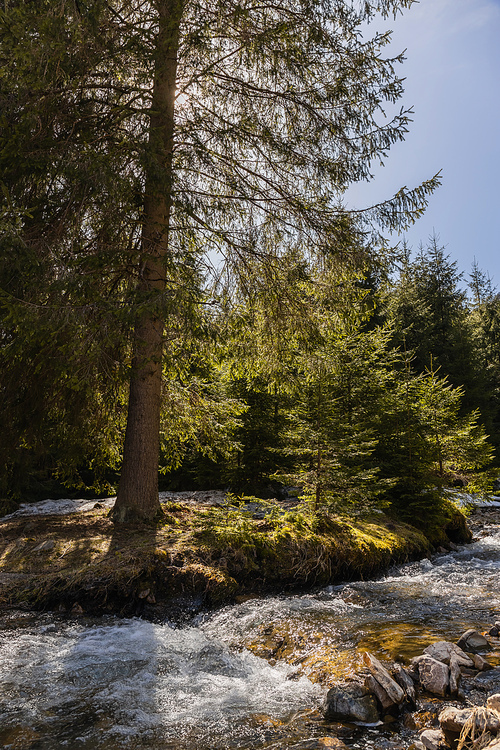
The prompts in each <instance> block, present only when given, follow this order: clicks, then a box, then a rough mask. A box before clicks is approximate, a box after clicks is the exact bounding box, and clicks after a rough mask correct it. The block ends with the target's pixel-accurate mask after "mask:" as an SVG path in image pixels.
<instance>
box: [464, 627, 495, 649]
mask: <svg viewBox="0 0 500 750" xmlns="http://www.w3.org/2000/svg"><path fill="white" fill-rule="evenodd" d="M457 645H458V646H460V648H461V649H463V650H464V651H472V652H473V653H475V652H476V651H484V650H485V649H487V648H489V645H490V644H489V643H488V641H487V640H486V638H485V637H484V635H481V633H478V632H477V630H466V631H465V633H463V635H461V636H460V638H459V639H458V641H457Z"/></svg>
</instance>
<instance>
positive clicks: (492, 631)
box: [488, 624, 500, 638]
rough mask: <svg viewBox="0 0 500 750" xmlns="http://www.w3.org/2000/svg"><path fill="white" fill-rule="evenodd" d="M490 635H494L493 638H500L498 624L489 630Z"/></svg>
mask: <svg viewBox="0 0 500 750" xmlns="http://www.w3.org/2000/svg"><path fill="white" fill-rule="evenodd" d="M488 635H492V636H493V638H498V636H499V635H500V628H498V627H497V625H496V624H495V625H492V626H491V628H490V629H489V630H488Z"/></svg>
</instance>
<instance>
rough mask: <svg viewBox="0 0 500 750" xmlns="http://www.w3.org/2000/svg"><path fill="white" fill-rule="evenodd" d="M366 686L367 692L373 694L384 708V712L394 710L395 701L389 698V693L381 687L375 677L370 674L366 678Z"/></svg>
mask: <svg viewBox="0 0 500 750" xmlns="http://www.w3.org/2000/svg"><path fill="white" fill-rule="evenodd" d="M365 686H366V688H367V690H369V691H370V693H372V695H374V696H375V697H376V699H377V700H378V702H379V703H380V705H381V706H382V710H383V711H387V710H388V709H389V708H392V707H393V706H394V701H393V700H392V699H391V698H390V697H389V695H388V694H387V692H386V691H385V690H384V688H383V687H382V685H380V684H379V683H378V682H377V680H376V679H375V677H373V675H371V674H369V675H368V676H367V677H366V678H365Z"/></svg>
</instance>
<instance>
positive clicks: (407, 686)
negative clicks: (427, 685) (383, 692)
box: [392, 664, 418, 705]
mask: <svg viewBox="0 0 500 750" xmlns="http://www.w3.org/2000/svg"><path fill="white" fill-rule="evenodd" d="M392 674H393V676H394V679H395V680H396V682H397V683H398V685H399V686H400V687H402V688H403V690H404V692H405V695H406V697H407V699H408V700H409V702H410V703H413V705H416V702H417V693H416V691H415V683H414V681H413V679H412V678H411V676H410V674H409V672H408V671H407V670H406V669H405V668H404V667H402V666H401V664H395V665H394V667H393V669H392ZM417 677H418V675H417Z"/></svg>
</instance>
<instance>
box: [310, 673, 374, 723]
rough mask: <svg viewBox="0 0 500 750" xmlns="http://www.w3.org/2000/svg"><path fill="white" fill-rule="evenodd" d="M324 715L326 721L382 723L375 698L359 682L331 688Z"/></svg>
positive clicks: (327, 696)
mask: <svg viewBox="0 0 500 750" xmlns="http://www.w3.org/2000/svg"><path fill="white" fill-rule="evenodd" d="M323 715H324V717H325V719H326V721H348V722H352V721H359V722H361V723H362V724H377V723H378V722H379V721H380V716H379V713H378V710H377V702H376V700H375V697H374V696H373V695H371V693H370V692H369V690H368V689H367V688H366V687H364V686H363V685H360V684H359V683H358V682H346V683H341V684H338V685H334V686H333V687H332V688H330V690H329V691H328V693H327V695H326V700H325V704H324V706H323Z"/></svg>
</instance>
